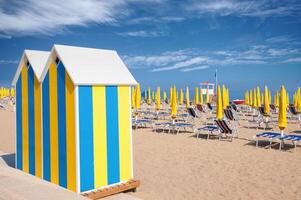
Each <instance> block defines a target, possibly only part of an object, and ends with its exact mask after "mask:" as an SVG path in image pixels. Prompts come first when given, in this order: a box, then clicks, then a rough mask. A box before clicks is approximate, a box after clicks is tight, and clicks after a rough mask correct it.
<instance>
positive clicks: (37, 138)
mask: <svg viewBox="0 0 301 200" xmlns="http://www.w3.org/2000/svg"><path fill="white" fill-rule="evenodd" d="M16 107H17V109H16V118H17V120H16V133H17V134H16V167H17V168H18V169H20V170H23V171H25V172H27V173H30V174H32V175H35V176H38V177H42V143H41V135H42V133H41V84H40V83H39V81H38V79H37V77H36V76H35V74H34V71H33V69H32V67H31V66H30V65H29V66H28V67H27V66H26V65H24V66H23V67H22V71H21V74H20V76H19V77H18V81H17V84H16Z"/></svg>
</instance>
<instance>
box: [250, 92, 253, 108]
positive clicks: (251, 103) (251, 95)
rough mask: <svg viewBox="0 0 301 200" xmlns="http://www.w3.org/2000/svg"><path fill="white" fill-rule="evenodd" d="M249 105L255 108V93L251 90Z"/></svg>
mask: <svg viewBox="0 0 301 200" xmlns="http://www.w3.org/2000/svg"><path fill="white" fill-rule="evenodd" d="M249 105H250V106H253V92H252V90H250V93H249Z"/></svg>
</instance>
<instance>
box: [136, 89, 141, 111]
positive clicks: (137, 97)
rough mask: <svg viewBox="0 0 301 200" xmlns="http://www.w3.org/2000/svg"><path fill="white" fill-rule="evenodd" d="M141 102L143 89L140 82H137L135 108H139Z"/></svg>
mask: <svg viewBox="0 0 301 200" xmlns="http://www.w3.org/2000/svg"><path fill="white" fill-rule="evenodd" d="M140 103H141V91H140V84H137V86H136V91H135V108H136V110H138V109H139V108H140Z"/></svg>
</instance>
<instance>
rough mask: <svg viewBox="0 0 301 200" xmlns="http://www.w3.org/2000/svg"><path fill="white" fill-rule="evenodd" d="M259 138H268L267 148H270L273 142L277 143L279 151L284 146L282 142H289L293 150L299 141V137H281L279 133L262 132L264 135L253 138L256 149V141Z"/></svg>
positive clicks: (300, 138)
mask: <svg viewBox="0 0 301 200" xmlns="http://www.w3.org/2000/svg"><path fill="white" fill-rule="evenodd" d="M260 138H268V140H269V142H270V145H269V147H270V148H271V147H272V143H273V141H276V142H278V143H279V150H281V149H282V147H283V146H284V144H285V143H284V141H291V142H292V143H293V145H294V148H295V149H296V146H297V143H298V142H300V141H301V135H284V136H281V134H280V133H275V132H264V133H259V134H256V135H255V136H254V140H256V141H255V143H256V147H258V140H259V139H260Z"/></svg>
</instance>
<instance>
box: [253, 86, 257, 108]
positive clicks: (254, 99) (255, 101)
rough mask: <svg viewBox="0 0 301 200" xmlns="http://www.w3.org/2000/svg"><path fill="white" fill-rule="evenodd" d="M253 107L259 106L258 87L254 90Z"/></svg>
mask: <svg viewBox="0 0 301 200" xmlns="http://www.w3.org/2000/svg"><path fill="white" fill-rule="evenodd" d="M253 107H254V108H257V92H256V89H254V90H253Z"/></svg>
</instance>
